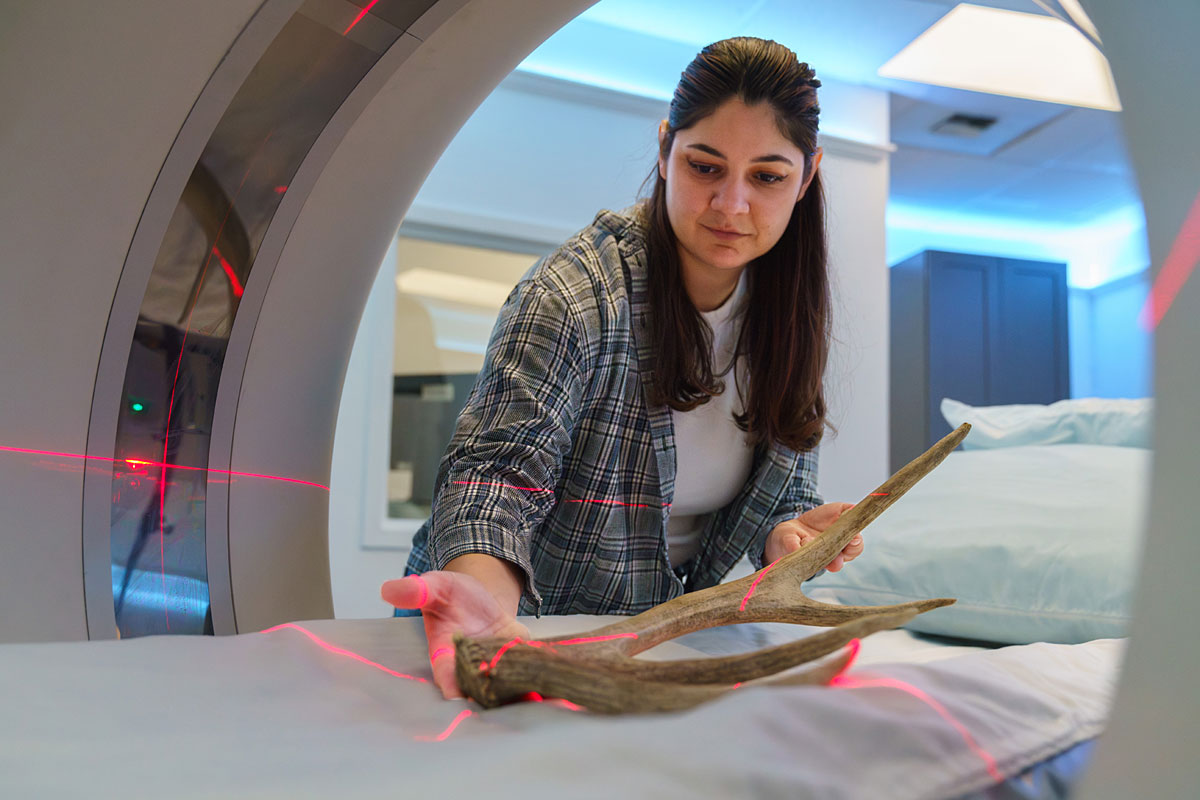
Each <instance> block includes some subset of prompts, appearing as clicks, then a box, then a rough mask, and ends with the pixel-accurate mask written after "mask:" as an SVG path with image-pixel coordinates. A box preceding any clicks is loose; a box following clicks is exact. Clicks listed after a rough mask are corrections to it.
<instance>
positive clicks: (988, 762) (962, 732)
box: [829, 675, 1004, 781]
mask: <svg viewBox="0 0 1200 800" xmlns="http://www.w3.org/2000/svg"><path fill="white" fill-rule="evenodd" d="M829 685H830V686H834V687H837V688H842V689H858V688H872V687H880V688H889V689H899V690H900V691H902V692H906V693H907V694H910V695H912V696H913V697H915V698H917V699H918V700H920V701H921V702H922V703H925V704H926V705H927V706H929V707H930V708H932V709H933V710H934V711H936V712H937V713H938V715H939V716H940V717H941V718H942V719H944V720H946V722H948V723H949V724H950V726H951V727H953V728H954V729H955V730H956V731H958V734H959V736H961V737H962V738H963V741H964V742H966V744H967V747H968V748H969V749H970V750H971V751H973V752H974V753H975V754H976V755H978V756H979V757H980V759H982V760H983V763H984V766H986V767H987V772H988V775H990V776H991V777H992V779H993V780H996V781H1002V780H1004V775H1003V774H1001V772H1000V770H999V768H998V767H997V766H996V759H995V758H993V757H992V754H991V753H989V752H988V751H987V750H984V749H983V748H982V747H980V745H979V743H978V742H976V741H975V737H973V736H971V732H970V731H968V730H967V728H966V726H964V725H963V724H962V723H961V722H959V721H958V720H957V719H955V718H954V715H953V714H951V713H950V712H949V711H948V710H946V707H945V706H943V705H942V704H941V703H939V702H938V701H937V700H934V699H933V698H932V697H930V696H929V695H928V694H926V693H925V692H923V691H921V690H920V689H918V688H917V687H916V686H913V685H912V684H911V683H905V682H904V681H901V680H896V679H895V678H870V679H863V678H856V677H853V676H851V675H838V676H837V677H835V678H834V679H833V680H832V681H830V683H829Z"/></svg>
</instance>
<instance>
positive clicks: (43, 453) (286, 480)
mask: <svg viewBox="0 0 1200 800" xmlns="http://www.w3.org/2000/svg"><path fill="white" fill-rule="evenodd" d="M0 451H3V452H7V453H24V454H27V455H35V456H58V457H59V458H78V459H83V460H90V461H107V462H109V463H110V464H113V465H116V464H118V463H125V464H130V465H132V466H133V467H134V468H135V469H136V468H137V467H170V468H171V469H181V470H187V471H191V472H215V473H217V474H218V475H238V476H241V477H244V478H262V479H264V480H269V481H282V482H283V483H298V484H300V485H302V486H312V487H315V488H317V489H324V490H325V491H327V492H328V491H329V487H328V486H325V485H324V484H320V483H313V482H312V481H303V480H300V479H299V478H285V477H283V476H281V475H263V474H261V473H258V472H239V471H237V470H231V469H217V468H216V467H191V466H187V465H186V464H166V463H164V462H161V461H142V460H141V459H136V458H109V457H107V456H89V455H83V454H79V453H59V452H56V451H54V450H31V449H28V448H25V447H4V446H0Z"/></svg>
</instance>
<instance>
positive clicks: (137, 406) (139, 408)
mask: <svg viewBox="0 0 1200 800" xmlns="http://www.w3.org/2000/svg"><path fill="white" fill-rule="evenodd" d="M129 408H130V410H132V411H133V412H135V413H141V412H142V411H145V410H146V407H145V406H144V405H142V404H141V403H136V402H135V403H130V404H129Z"/></svg>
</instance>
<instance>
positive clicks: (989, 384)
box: [890, 250, 1070, 471]
mask: <svg viewBox="0 0 1200 800" xmlns="http://www.w3.org/2000/svg"><path fill="white" fill-rule="evenodd" d="M890 279H891V361H890V364H891V376H890V378H891V442H890V444H891V467H892V470H893V471H895V470H896V469H899V468H900V467H902V466H903V465H904V464H906V463H908V461H910V460H912V459H913V458H915V457H916V456H918V455H920V454H921V453H922V452H923V451H924V450H925V449H926V448H928V447H929V446H930V445H931V444H933V443H934V442H936V441H937V440H938V439H940V438H941V437H942V436H945V435H946V434H947V433H949V432H950V427H949V425H947V424H946V422H945V420H944V419H942V414H941V409H940V405H941V402H942V398H943V397H952V398H954V399H955V400H961V401H962V402H964V403H969V404H970V405H1006V404H1010V403H1052V402H1054V401H1056V400H1062V399H1064V398H1066V397H1067V396H1068V395H1069V394H1070V364H1069V360H1068V359H1069V356H1068V351H1067V266H1066V264H1061V263H1053V262H1046V261H1026V260H1022V259H1014V258H998V257H995V256H980V255H971V254H965V253H947V252H942V251H937V250H926V251H925V252H923V253H919V254H917V255H915V256H913V257H912V258H909V259H908V260H906V261H903V262H901V263H899V264H896V265H894V266H893V267H892V268H891V270H890Z"/></svg>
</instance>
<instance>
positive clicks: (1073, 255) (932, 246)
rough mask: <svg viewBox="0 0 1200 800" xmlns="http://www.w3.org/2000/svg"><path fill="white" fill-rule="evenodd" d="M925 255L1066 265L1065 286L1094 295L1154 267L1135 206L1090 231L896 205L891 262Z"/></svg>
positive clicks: (890, 221) (890, 213)
mask: <svg viewBox="0 0 1200 800" xmlns="http://www.w3.org/2000/svg"><path fill="white" fill-rule="evenodd" d="M922 250H950V251H957V252H963V253H979V254H983V255H996V256H1004V257H1008V258H1032V259H1042V260H1046V261H1065V262H1067V284H1068V285H1069V286H1072V287H1075V288H1079V289H1091V288H1095V287H1096V286H1100V285H1101V284H1105V283H1108V282H1109V281H1113V280H1116V279H1118V278H1122V277H1125V276H1126V275H1133V274H1136V273H1139V272H1142V271H1143V270H1145V269H1146V268H1147V267H1148V266H1149V265H1150V253H1149V249H1148V247H1147V244H1146V225H1145V218H1144V216H1143V214H1142V209H1141V207H1140V206H1136V205H1131V206H1125V207H1123V208H1120V209H1118V210H1116V211H1114V212H1111V213H1109V214H1105V215H1103V216H1101V217H1097V218H1096V219H1094V220H1092V221H1091V222H1089V223H1087V224H1086V225H1076V226H1070V227H1067V226H1063V225H1049V224H1044V223H1038V222H1032V221H1027V220H1015V219H1004V218H997V217H987V216H982V215H973V214H963V213H961V212H957V211H954V210H952V209H942V208H931V207H920V206H911V205H906V204H903V203H892V204H889V205H888V210H887V261H888V263H889V264H896V263H898V262H900V261H903V260H904V259H906V258H908V257H909V256H911V255H914V254H916V253H919V252H921V251H922Z"/></svg>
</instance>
